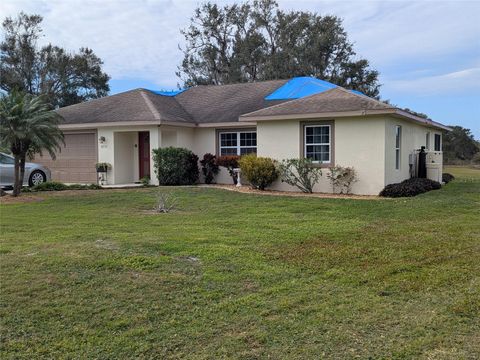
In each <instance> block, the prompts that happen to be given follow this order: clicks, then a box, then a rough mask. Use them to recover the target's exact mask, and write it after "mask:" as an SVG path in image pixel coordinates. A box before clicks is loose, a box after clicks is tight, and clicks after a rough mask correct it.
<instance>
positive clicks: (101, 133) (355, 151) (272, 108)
mask: <svg viewBox="0 0 480 360" xmlns="http://www.w3.org/2000/svg"><path fill="white" fill-rule="evenodd" d="M58 113H59V114H60V115H61V116H62V117H63V118H64V123H63V124H62V125H61V129H62V130H63V131H64V134H65V143H66V145H65V148H64V149H63V150H62V151H61V152H60V153H59V154H58V156H57V159H56V160H55V161H53V160H51V159H50V158H48V157H44V158H37V159H36V161H37V162H41V163H43V164H45V165H47V166H48V167H49V168H50V169H51V170H52V178H53V179H54V180H58V181H63V182H70V183H71V182H79V183H93V182H96V181H97V174H96V170H95V164H96V163H97V162H107V163H109V164H111V169H110V170H109V172H108V174H107V182H108V183H109V184H128V183H134V182H137V181H139V179H141V178H143V177H145V176H151V182H152V183H153V184H155V183H158V182H157V179H156V177H155V175H154V167H153V162H152V159H151V155H152V149H155V148H160V147H167V146H175V147H185V148H188V149H190V150H192V151H193V152H194V153H195V154H197V155H198V156H199V157H200V158H202V156H203V155H204V154H205V153H212V154H216V155H219V156H220V155H243V154H248V153H252V152H254V153H257V155H258V156H266V157H271V158H274V159H277V160H282V159H288V158H301V157H307V158H311V159H312V160H313V162H314V163H315V164H317V166H321V167H324V168H328V167H331V166H333V165H340V166H351V167H353V168H354V169H355V170H356V172H357V174H358V182H356V183H355V184H354V185H353V188H352V191H353V193H356V194H378V192H379V191H380V190H381V189H382V188H383V187H384V186H385V185H387V184H390V183H395V182H400V181H402V180H404V179H407V178H409V177H410V176H411V172H412V167H413V166H414V164H413V161H412V159H413V158H414V157H413V155H414V153H415V152H416V151H417V150H418V149H420V147H421V146H425V147H426V149H427V151H429V154H430V155H431V156H430V158H429V159H430V163H432V166H430V168H431V169H432V171H433V172H430V175H429V176H433V177H434V178H435V177H437V178H438V173H440V176H441V166H442V160H441V159H442V153H441V148H442V131H443V130H448V128H447V127H446V126H444V125H442V124H439V123H437V122H434V121H431V120H428V119H424V118H422V117H419V116H416V115H414V114H412V113H410V112H407V111H405V110H402V109H399V108H396V107H394V106H392V105H389V104H386V103H383V102H380V101H378V100H375V99H372V98H369V97H367V96H365V95H363V94H361V93H359V92H356V91H350V90H346V89H344V88H341V87H338V86H336V85H334V84H331V83H328V82H326V81H322V80H318V79H315V78H310V77H299V78H293V79H291V80H274V81H264V82H255V83H242V84H232V85H217V86H216V85H211V86H210V85H209V86H195V87H191V88H188V89H186V90H179V91H174V92H164V91H152V90H147V89H135V90H131V91H126V92H123V93H120V94H116V95H112V96H107V97H104V98H101V99H96V100H92V101H88V102H85V103H81V104H76V105H72V106H67V107H64V108H61V109H59V110H58ZM326 172H327V169H325V171H324V172H323V173H324V176H323V179H322V180H321V182H320V183H319V184H318V185H317V187H316V188H315V190H316V191H318V192H331V191H332V188H331V186H330V184H329V182H328V179H327V178H326V176H325V175H326ZM432 174H433V175H432ZM216 181H217V183H226V184H231V182H232V180H231V178H230V177H229V176H228V174H227V172H226V171H225V169H223V170H222V171H221V173H220V174H219V175H218V176H217V179H216ZM272 188H273V189H282V190H295V189H294V188H293V187H290V186H289V185H286V184H284V183H281V182H280V181H277V182H276V183H274V184H273V185H272Z"/></svg>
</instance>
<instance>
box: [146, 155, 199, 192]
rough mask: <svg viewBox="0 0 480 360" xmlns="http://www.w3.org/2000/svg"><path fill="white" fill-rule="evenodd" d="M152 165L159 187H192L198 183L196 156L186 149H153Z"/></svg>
mask: <svg viewBox="0 0 480 360" xmlns="http://www.w3.org/2000/svg"><path fill="white" fill-rule="evenodd" d="M153 163H154V167H155V173H156V174H157V177H158V182H159V184H160V185H192V184H195V183H196V182H197V181H198V176H199V170H198V156H197V155H195V154H194V153H193V152H191V151H190V150H188V149H184V148H176V147H166V148H160V149H154V150H153Z"/></svg>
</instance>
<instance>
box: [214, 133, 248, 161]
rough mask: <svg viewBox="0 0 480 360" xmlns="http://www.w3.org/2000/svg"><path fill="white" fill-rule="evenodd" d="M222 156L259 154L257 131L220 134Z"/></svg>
mask: <svg viewBox="0 0 480 360" xmlns="http://www.w3.org/2000/svg"><path fill="white" fill-rule="evenodd" d="M218 143H219V147H218V151H219V155H220V156H225V155H245V154H251V153H256V152H257V133H256V131H251V130H248V131H247V130H245V131H222V132H219V134H218Z"/></svg>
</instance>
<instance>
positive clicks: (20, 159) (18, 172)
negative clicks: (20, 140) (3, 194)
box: [12, 154, 27, 196]
mask: <svg viewBox="0 0 480 360" xmlns="http://www.w3.org/2000/svg"><path fill="white" fill-rule="evenodd" d="M26 157H27V156H26V154H16V155H15V165H14V166H15V181H14V184H13V194H12V195H13V196H18V195H20V192H21V190H22V185H23V178H24V176H25V159H26Z"/></svg>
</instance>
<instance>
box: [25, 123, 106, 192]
mask: <svg viewBox="0 0 480 360" xmlns="http://www.w3.org/2000/svg"><path fill="white" fill-rule="evenodd" d="M64 135H65V146H64V147H62V151H61V152H59V153H57V158H56V159H55V160H52V159H51V157H50V156H49V155H48V154H43V157H40V156H37V157H36V158H35V160H34V162H36V163H40V164H43V165H45V166H47V167H48V168H49V169H50V170H51V171H52V180H54V181H61V182H65V183H84V184H85V183H96V181H97V173H96V170H95V163H96V162H97V147H96V144H97V143H96V139H97V138H96V133H95V132H82V133H65V134H64Z"/></svg>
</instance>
